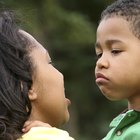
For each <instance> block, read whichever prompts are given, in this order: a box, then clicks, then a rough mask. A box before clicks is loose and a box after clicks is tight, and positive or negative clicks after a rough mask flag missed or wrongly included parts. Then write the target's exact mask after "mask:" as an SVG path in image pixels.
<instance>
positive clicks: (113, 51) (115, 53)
mask: <svg viewBox="0 0 140 140" xmlns="http://www.w3.org/2000/svg"><path fill="white" fill-rule="evenodd" d="M121 52H122V51H121V50H117V49H116V50H112V51H111V53H112V54H114V55H117V54H119V53H121Z"/></svg>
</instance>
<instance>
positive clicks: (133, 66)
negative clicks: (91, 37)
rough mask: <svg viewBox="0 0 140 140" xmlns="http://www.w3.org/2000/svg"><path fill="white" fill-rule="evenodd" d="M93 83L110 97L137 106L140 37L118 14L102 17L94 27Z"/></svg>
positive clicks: (139, 99) (138, 107) (139, 83)
mask: <svg viewBox="0 0 140 140" xmlns="http://www.w3.org/2000/svg"><path fill="white" fill-rule="evenodd" d="M95 50H96V54H97V57H98V60H97V63H96V68H95V76H96V83H97V85H98V87H99V89H100V90H101V92H102V93H103V95H104V96H106V97H107V98H108V99H110V100H122V99H127V100H128V107H129V109H135V110H140V40H139V39H138V38H137V37H136V36H135V35H134V34H133V33H132V31H131V28H130V24H129V22H127V21H126V20H124V19H123V18H121V17H117V16H114V17H110V18H107V19H103V20H102V21H101V22H100V24H99V26H98V29H97V39H96V45H95Z"/></svg>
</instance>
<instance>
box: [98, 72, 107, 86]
mask: <svg viewBox="0 0 140 140" xmlns="http://www.w3.org/2000/svg"><path fill="white" fill-rule="evenodd" d="M95 76H96V83H97V84H100V83H104V82H107V81H108V80H109V79H108V78H107V77H106V76H105V75H104V74H102V73H96V75H95Z"/></svg>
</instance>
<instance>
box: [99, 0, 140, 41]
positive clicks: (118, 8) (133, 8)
mask: <svg viewBox="0 0 140 140" xmlns="http://www.w3.org/2000/svg"><path fill="white" fill-rule="evenodd" d="M114 16H118V17H122V18H123V19H125V20H127V21H128V22H129V23H130V29H131V31H132V33H133V34H134V35H135V36H136V37H137V38H139V39H140V0H117V1H115V2H114V3H112V4H111V5H109V6H108V7H107V8H106V9H105V10H104V11H103V12H102V14H101V20H103V19H107V18H110V17H114Z"/></svg>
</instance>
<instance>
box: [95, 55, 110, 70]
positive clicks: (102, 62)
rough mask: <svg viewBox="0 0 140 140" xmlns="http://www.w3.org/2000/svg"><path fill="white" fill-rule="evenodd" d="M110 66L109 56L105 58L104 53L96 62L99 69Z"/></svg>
mask: <svg viewBox="0 0 140 140" xmlns="http://www.w3.org/2000/svg"><path fill="white" fill-rule="evenodd" d="M108 67H109V61H108V59H107V58H105V56H104V55H102V57H101V58H99V59H98V61H97V62H96V68H97V69H107V68H108Z"/></svg>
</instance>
